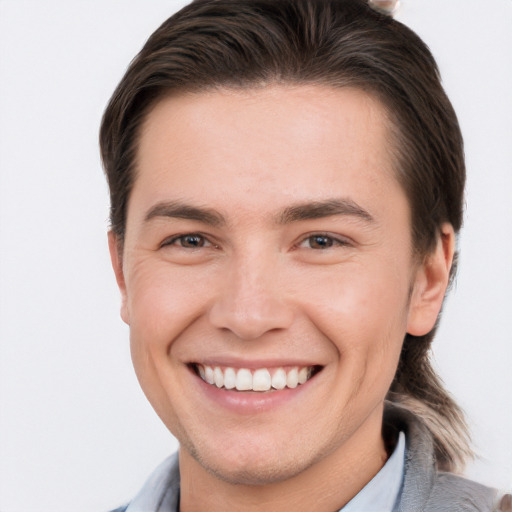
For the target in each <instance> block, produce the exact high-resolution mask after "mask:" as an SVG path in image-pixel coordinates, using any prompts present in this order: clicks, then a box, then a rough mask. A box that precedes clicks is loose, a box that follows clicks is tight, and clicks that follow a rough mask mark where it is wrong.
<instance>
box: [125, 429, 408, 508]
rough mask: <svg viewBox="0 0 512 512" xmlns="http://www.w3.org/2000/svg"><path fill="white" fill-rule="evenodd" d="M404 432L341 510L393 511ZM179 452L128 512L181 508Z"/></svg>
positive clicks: (401, 472) (402, 459)
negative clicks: (382, 462) (363, 485)
mask: <svg viewBox="0 0 512 512" xmlns="http://www.w3.org/2000/svg"><path fill="white" fill-rule="evenodd" d="M404 467H405V435H404V433H403V432H400V435H399V438H398V443H397V445H396V448H395V450H394V451H393V454H392V455H391V457H390V458H389V459H388V461H387V462H386V464H384V466H383V467H382V469H381V470H380V471H379V472H378V473H377V474H376V475H375V476H374V477H373V479H372V480H371V481H370V482H368V484H366V486H365V487H363V489H361V491H360V492H359V493H358V494H357V495H356V496H354V498H352V499H351V500H350V501H349V503H347V504H346V505H345V506H344V507H343V508H342V509H341V510H340V512H392V511H393V506H394V504H395V501H396V500H397V498H398V496H399V495H400V490H401V487H402V482H403V479H404ZM178 496H179V473H178V465H177V454H175V455H173V456H172V457H169V458H168V459H166V460H165V461H164V462H163V463H162V464H160V466H158V468H156V470H155V471H154V472H153V474H152V475H151V476H150V477H149V479H148V480H147V482H146V483H145V484H144V487H143V488H142V489H141V491H140V492H139V494H137V496H136V497H135V498H134V500H133V501H132V502H131V503H130V505H129V506H128V508H127V509H126V512H161V511H163V510H178V508H177V507H178Z"/></svg>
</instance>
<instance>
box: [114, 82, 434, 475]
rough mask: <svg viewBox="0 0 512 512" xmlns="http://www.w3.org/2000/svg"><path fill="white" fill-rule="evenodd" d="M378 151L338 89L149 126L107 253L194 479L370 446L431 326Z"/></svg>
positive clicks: (162, 113) (150, 381) (310, 90)
mask: <svg viewBox="0 0 512 512" xmlns="http://www.w3.org/2000/svg"><path fill="white" fill-rule="evenodd" d="M388 147H389V136H388V128H387V121H386V116H385V112H384V109H383V108H382V106H381V105H380V104H379V103H378V102H377V101H376V100H374V99H372V98H371V97H369V96H367V95H365V94H364V93H362V92H360V91H357V90H352V89H338V90H334V89H329V88H322V87H319V86H311V87H306V86H297V87H291V86H289V87H284V86H276V87H268V88H264V89H258V90H251V91H243V92H240V91H237V92H234V91H220V92H219V91H216V92H212V93H200V94H190V95H181V96H175V97H170V98H166V99H163V100H161V101H160V102H159V103H158V104H157V105H156V107H155V108H154V109H153V110H152V111H151V112H150V114H149V115H148V117H147V120H146V122H145V125H144V126H143V130H142V133H141V139H140V146H139V152H138V159H137V164H138V171H137V176H136V181H135V184H134V188H133V191H132V193H131V197H130V201H129V207H128V217H127V227H126V236H125V241H124V248H123V249H122V254H121V255H120V254H118V253H117V252H116V249H115V241H114V239H113V236H112V237H111V242H112V243H111V247H112V256H113V261H114V268H115V270H116V274H117V278H118V282H119V285H120V288H121V292H122V296H123V306H122V317H123V319H124V320H125V322H126V323H128V324H129V326H130V335H131V350H132V357H133V362H134V366H135V369H136V372H137V376H138V378H139V380H140V383H141V386H142V388H143V390H144V392H145V393H146V395H147V397H148V399H149V400H150V402H151V403H152V405H153V407H154V408H155V410H156V411H157V413H158V414H159V415H160V417H161V418H162V420H163V421H164V423H165V424H166V425H167V426H168V428H169V429H170V430H171V432H173V434H174V435H175V436H176V437H177V438H178V440H179V441H180V443H181V446H182V452H184V453H186V455H187V456H189V457H191V458H193V459H194V460H195V461H196V462H198V463H199V465H200V467H201V468H204V469H206V470H208V471H209V472H210V473H213V474H215V475H218V476H219V477H220V478H222V479H224V480H227V481H229V482H237V483H243V482H245V483H261V482H267V483H268V482H274V481H280V480H283V479H286V478H289V477H292V476H294V475H295V474H298V473H300V472H301V471H305V470H306V469H307V468H310V467H315V465H318V464H321V463H322V461H325V460H328V459H332V458H334V459H335V458H336V457H337V456H338V455H340V454H343V453H345V454H348V453H349V452H350V453H353V454H356V453H357V450H358V449H359V450H360V452H361V450H363V445H364V444H365V443H368V442H369V439H380V427H381V420H382V404H383V400H384V398H385V395H386V392H387V390H388V388H389V386H390V384H391V381H392V379H393V376H394V372H395V369H396V366H397V362H398V358H399V354H400V349H401V346H402V341H403V338H404V336H405V334H406V332H407V331H408V330H409V331H410V332H413V333H414V334H417V332H416V331H418V332H419V331H420V330H422V329H424V330H425V329H427V328H428V329H429V328H430V327H432V325H431V324H433V322H434V321H435V316H436V315H437V311H435V312H430V313H428V312H425V308H424V309H423V310H422V309H421V308H420V303H421V300H422V297H424V295H425V294H424V292H425V288H426V285H425V283H426V282H427V281H428V275H427V274H428V272H426V271H425V267H424V266H422V265H420V264H418V263H417V262H416V261H415V259H414V257H413V250H412V241H411V226H410V210H409V206H408V202H407V199H406V197H405V195H404V192H403V191H402V189H401V187H400V185H399V184H398V182H397V181H396V179H395V177H394V173H393V169H392V161H391V157H390V155H389V153H388V150H387V149H388ZM439 306H440V304H439ZM431 309H432V308H431ZM434 309H435V308H434ZM429 311H430V310H429ZM363 434H364V435H363ZM370 444H371V442H370ZM354 450H355V451H354Z"/></svg>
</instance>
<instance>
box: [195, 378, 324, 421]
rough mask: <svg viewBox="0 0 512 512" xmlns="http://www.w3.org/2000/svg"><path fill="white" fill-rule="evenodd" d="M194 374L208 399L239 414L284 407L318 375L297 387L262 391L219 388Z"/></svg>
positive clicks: (201, 390)
mask: <svg viewBox="0 0 512 512" xmlns="http://www.w3.org/2000/svg"><path fill="white" fill-rule="evenodd" d="M192 375H193V377H194V380H195V381H196V382H197V384H198V386H199V388H200V392H202V393H204V394H205V395H206V397H207V399H208V400H211V401H213V402H214V403H215V404H216V405H220V406H221V407H223V408H225V409H229V410H231V411H233V412H236V413H238V414H255V413H261V412H267V411H271V410H272V409H275V408H279V407H282V406H283V405H285V404H286V403H288V402H290V401H291V400H294V399H296V398H298V397H299V396H300V395H301V394H302V393H304V391H306V390H307V389H308V388H309V387H310V386H311V384H312V381H314V380H316V377H317V375H314V376H313V377H311V378H310V379H309V380H308V381H307V382H305V383H304V384H300V385H299V386H297V387H296V388H285V389H281V390H273V391H266V392H265V391H263V392H261V391H235V390H227V389H225V388H218V387H217V386H213V385H211V384H208V383H207V382H205V381H204V380H203V379H201V378H200V377H199V376H197V375H196V374H195V373H194V372H192Z"/></svg>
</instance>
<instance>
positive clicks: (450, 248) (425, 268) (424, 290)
mask: <svg viewBox="0 0 512 512" xmlns="http://www.w3.org/2000/svg"><path fill="white" fill-rule="evenodd" d="M454 254H455V232H454V230H453V227H452V225H451V224H449V223H444V224H443V225H442V226H441V229H440V233H439V235H438V239H437V244H436V247H435V249H434V251H432V253H430V254H429V255H427V256H426V257H425V259H424V261H423V262H422V264H421V265H420V266H419V267H418V270H417V272H416V276H415V279H414V283H413V289H412V294H411V302H410V307H409V318H408V322H407V332H408V333H409V334H412V335H413V336H424V335H425V334H427V333H429V332H430V331H431V330H432V329H433V328H434V325H435V323H436V320H437V317H438V315H439V312H440V311H441V307H442V305H443V300H444V296H445V294H446V289H447V288H448V284H449V281H450V270H451V267H452V263H453V258H454Z"/></svg>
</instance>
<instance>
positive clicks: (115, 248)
mask: <svg viewBox="0 0 512 512" xmlns="http://www.w3.org/2000/svg"><path fill="white" fill-rule="evenodd" d="M108 250H109V251H110V261H111V262H112V268H113V269H114V274H115V276H116V281H117V286H118V287H119V291H120V292H121V318H122V319H123V322H125V323H126V324H128V325H130V315H129V312H128V304H127V302H128V301H127V294H126V282H125V279H124V272H123V247H122V244H121V243H120V241H119V238H118V236H117V235H116V234H115V233H114V232H113V231H109V232H108Z"/></svg>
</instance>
